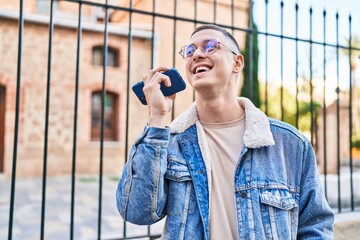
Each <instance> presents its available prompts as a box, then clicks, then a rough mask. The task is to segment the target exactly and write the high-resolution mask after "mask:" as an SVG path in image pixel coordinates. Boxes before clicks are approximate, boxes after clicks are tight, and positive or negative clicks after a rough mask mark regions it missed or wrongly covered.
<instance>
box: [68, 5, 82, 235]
mask: <svg viewBox="0 0 360 240" xmlns="http://www.w3.org/2000/svg"><path fill="white" fill-rule="evenodd" d="M81 10H82V3H79V12H78V16H79V19H78V28H77V29H78V32H77V50H76V73H75V103H74V133H73V152H72V172H71V210H70V239H71V240H72V239H74V211H75V173H76V143H77V116H78V93H79V73H80V53H81V36H82V24H81V19H82V15H81V12H82V11H81Z"/></svg>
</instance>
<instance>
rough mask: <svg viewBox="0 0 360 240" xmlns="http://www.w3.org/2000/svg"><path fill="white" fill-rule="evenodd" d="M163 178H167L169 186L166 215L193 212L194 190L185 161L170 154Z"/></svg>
mask: <svg viewBox="0 0 360 240" xmlns="http://www.w3.org/2000/svg"><path fill="white" fill-rule="evenodd" d="M165 178H166V179H167V180H168V186H169V188H168V203H167V209H168V211H167V213H168V215H169V216H171V215H179V214H187V213H188V212H193V211H194V208H195V202H196V201H195V192H194V188H193V184H192V178H191V174H190V171H189V168H188V166H187V163H186V161H185V160H183V159H179V158H176V157H171V156H170V157H169V158H168V166H167V170H166V173H165Z"/></svg>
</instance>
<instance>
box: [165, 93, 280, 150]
mask: <svg viewBox="0 0 360 240" xmlns="http://www.w3.org/2000/svg"><path fill="white" fill-rule="evenodd" d="M238 101H239V104H240V106H241V107H242V108H243V109H244V110H245V133H244V145H245V146H246V147H248V148H259V147H264V146H271V145H274V144H275V141H274V138H273V135H272V133H271V130H270V124H269V120H268V118H267V117H266V115H265V114H264V113H263V112H262V111H261V110H260V109H258V108H257V107H255V106H254V104H253V103H252V102H251V101H250V100H249V99H247V98H243V97H240V98H238ZM198 121H199V118H198V113H197V108H196V103H195V102H194V103H193V104H192V105H191V106H190V108H189V109H188V110H187V111H185V112H184V113H182V114H181V115H180V116H179V117H177V118H176V119H175V120H174V121H173V122H172V123H171V125H170V128H171V133H182V132H184V131H185V130H186V129H188V128H189V127H190V126H192V125H194V124H195V123H196V122H198Z"/></svg>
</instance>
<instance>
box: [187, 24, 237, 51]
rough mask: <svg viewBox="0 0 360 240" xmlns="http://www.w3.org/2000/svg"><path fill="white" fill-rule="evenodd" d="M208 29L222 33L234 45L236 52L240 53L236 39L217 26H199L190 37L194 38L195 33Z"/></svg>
mask: <svg viewBox="0 0 360 240" xmlns="http://www.w3.org/2000/svg"><path fill="white" fill-rule="evenodd" d="M208 29H211V30H215V31H219V32H221V33H223V34H224V36H225V37H227V38H229V39H230V40H231V42H232V43H234V44H235V46H236V48H237V50H238V51H239V53H240V47H239V44H238V42H237V41H236V39H235V38H234V36H233V35H231V34H230V33H229V32H228V31H226V30H225V29H224V28H222V27H220V26H217V25H213V24H206V25H201V26H199V27H197V28H195V30H194V31H193V33H192V34H191V37H192V36H194V34H195V33H197V32H200V31H202V30H208Z"/></svg>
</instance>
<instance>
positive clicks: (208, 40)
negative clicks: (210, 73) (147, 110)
mask: <svg viewBox="0 0 360 240" xmlns="http://www.w3.org/2000/svg"><path fill="white" fill-rule="evenodd" d="M210 41H214V42H216V43H217V46H216V49H215V50H214V51H213V52H211V53H210V54H207V53H206V52H205V49H204V46H205V45H206V44H207V43H208V42H210ZM220 44H221V45H222V46H223V47H225V48H226V49H227V50H229V51H230V52H231V53H232V54H234V55H235V56H237V55H239V54H238V53H236V52H234V51H233V50H231V49H230V48H229V47H228V46H226V45H225V44H223V43H222V42H220V41H218V40H216V39H206V40H204V41H203V42H202V44H201V45H200V46H198V47H197V46H195V44H187V45H184V46H182V47H181V48H180V51H179V54H180V56H182V58H183V59H184V60H186V61H190V60H191V59H192V58H193V57H192V56H191V57H188V58H186V57H185V55H184V52H185V49H186V48H187V47H188V46H190V45H193V46H194V47H195V50H194V53H195V51H196V50H197V49H198V48H200V50H201V52H202V53H204V54H205V55H206V56H209V55H212V54H214V53H215V52H216V50H217V49H219V45H220Z"/></svg>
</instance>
